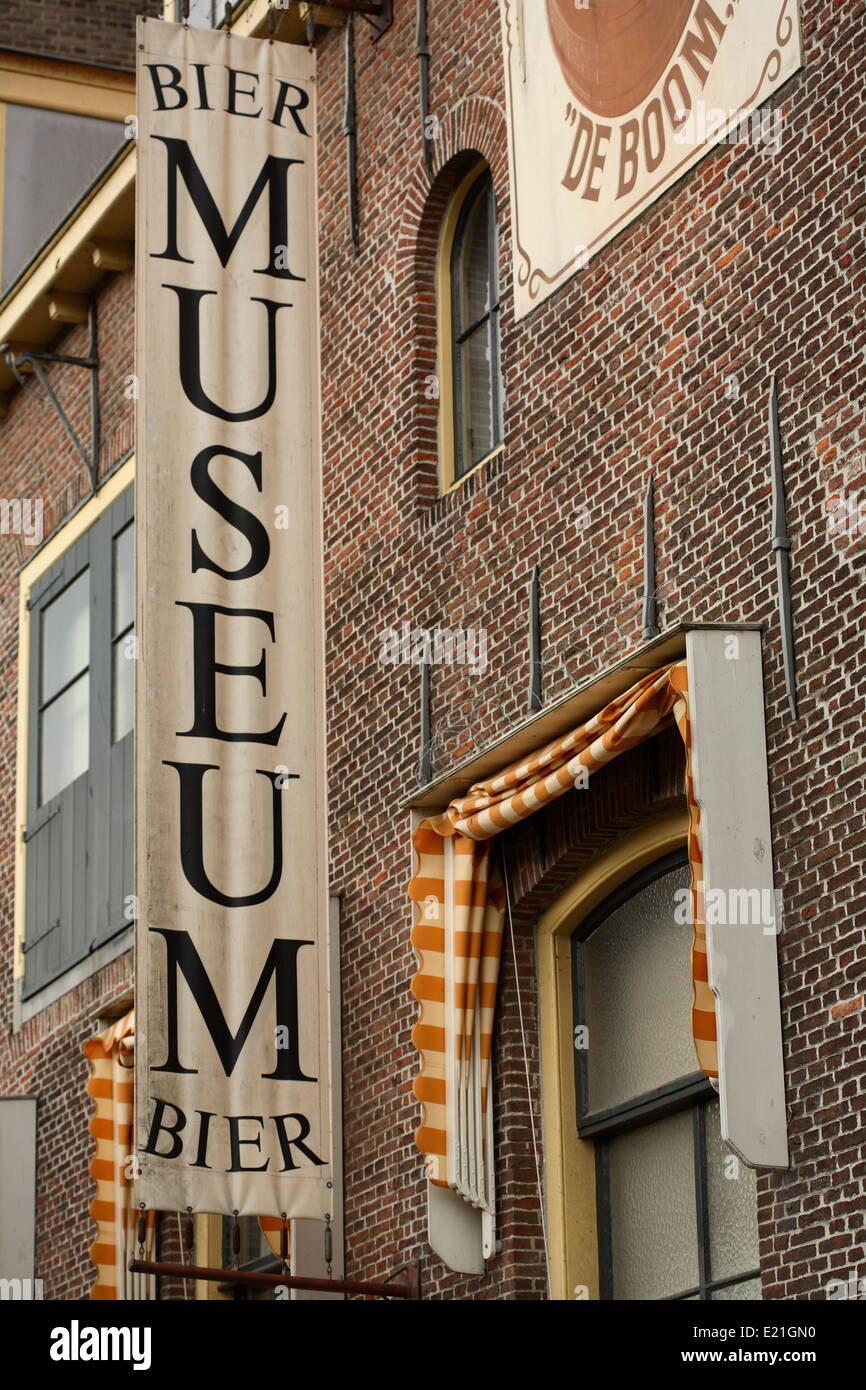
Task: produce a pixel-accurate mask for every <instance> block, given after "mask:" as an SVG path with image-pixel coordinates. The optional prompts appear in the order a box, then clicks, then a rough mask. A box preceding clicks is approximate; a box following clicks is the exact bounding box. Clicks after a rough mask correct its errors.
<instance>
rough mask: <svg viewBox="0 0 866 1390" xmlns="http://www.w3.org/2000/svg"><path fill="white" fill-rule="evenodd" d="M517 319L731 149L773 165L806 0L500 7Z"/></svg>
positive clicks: (596, 0) (594, 0)
mask: <svg viewBox="0 0 866 1390" xmlns="http://www.w3.org/2000/svg"><path fill="white" fill-rule="evenodd" d="M500 6H501V11H502V32H503V42H504V47H505V69H506V89H507V97H508V138H509V154H510V160H511V188H512V199H513V209H512V213H513V215H512V227H513V243H514V297H515V312H516V314H517V317H518V318H521V317H522V316H523V315H524V314H527V313H529V311H530V310H531V309H532V308H533V307H534V306H535V305H536V304H539V303H541V301H542V300H544V299H546V298H547V297H548V295H551V294H553V293H554V291H555V290H556V289H557V288H558V287H559V286H560V285H561V284H563V283H564V281H566V280H567V279H569V278H570V277H571V276H572V275H574V274H576V273H577V272H578V271H580V270H583V269H585V268H586V266H587V265H588V263H589V261H590V260H591V258H592V257H593V256H594V255H595V254H596V252H598V251H599V250H600V249H601V248H602V247H603V246H605V245H606V244H607V243H608V242H609V241H610V240H611V238H612V237H614V236H616V235H617V233H618V232H621V231H622V230H623V228H624V227H626V226H627V225H628V223H629V222H631V221H632V220H633V219H634V218H635V217H637V216H638V215H639V213H641V212H642V211H643V210H644V209H645V208H647V207H649V206H650V204H651V203H653V202H655V200H656V199H657V198H659V197H660V196H661V194H662V193H664V192H665V190H666V189H668V188H670V186H671V184H673V183H675V182H676V180H677V179H679V178H681V177H682V176H683V174H684V173H686V171H687V170H688V169H690V168H691V167H692V166H693V165H694V164H696V163H697V161H698V160H699V159H701V158H702V156H703V155H704V154H705V153H706V152H707V150H708V149H710V147H711V146H712V145H715V144H717V143H718V142H719V141H721V140H726V139H731V140H736V141H737V142H738V143H739V142H745V141H751V142H752V143H753V144H755V145H756V146H758V147H759V148H760V150H761V153H762V154H763V156H765V157H766V158H772V157H773V155H774V154H775V152H776V151H777V150H778V149H779V148H780V147H781V143H782V140H783V139H784V134H785V132H784V113H783V112H782V111H780V110H778V109H777V110H774V111H765V112H763V113H761V115H760V117H757V116H755V114H754V113H755V112H756V110H757V108H758V107H759V106H760V105H761V103H762V102H765V101H766V100H767V97H769V96H770V95H771V94H772V93H773V92H775V91H776V90H777V89H778V88H779V87H780V86H781V85H782V84H783V83H784V82H786V81H787V80H788V78H789V77H791V75H792V74H793V73H795V72H796V71H797V69H798V68H799V67H800V64H801V62H802V50H801V40H800V28H799V17H798V14H797V0H500Z"/></svg>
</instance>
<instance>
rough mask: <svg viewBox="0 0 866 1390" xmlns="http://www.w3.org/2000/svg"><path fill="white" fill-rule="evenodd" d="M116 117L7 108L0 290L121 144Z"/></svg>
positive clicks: (20, 267)
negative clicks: (103, 117)
mask: <svg viewBox="0 0 866 1390" xmlns="http://www.w3.org/2000/svg"><path fill="white" fill-rule="evenodd" d="M123 143H124V140H123V127H122V126H121V125H120V124H119V123H118V122H117V121H105V120H101V119H99V118H98V117H95V116H76V115H70V114H68V113H66V112H64V111H50V110H47V109H45V108H43V107H38V106H16V105H13V104H11V103H10V104H9V105H7V107H6V140H5V156H6V160H5V164H6V167H5V170H3V171H2V177H3V199H2V213H3V238H2V242H3V270H2V279H3V288H4V289H5V288H6V287H7V286H8V285H10V284H11V282H12V281H13V280H14V279H15V278H16V277H17V276H18V275H19V274H20V272H21V271H22V270H23V269H24V267H25V265H27V263H28V261H29V260H30V258H31V257H32V255H33V253H34V251H36V250H37V249H38V247H40V246H41V245H42V244H43V242H45V241H46V240H47V238H48V237H49V236H50V235H51V234H52V232H53V231H54V230H55V228H56V227H57V224H58V222H59V221H60V219H61V218H62V217H63V216H64V214H65V213H67V212H68V211H69V209H70V208H72V207H73V206H74V205H75V203H76V202H77V201H78V199H79V198H80V197H81V195H82V193H83V192H84V190H85V189H86V188H87V186H88V184H90V183H91V182H92V181H93V179H95V178H96V176H97V174H98V173H99V171H100V169H102V168H103V166H104V165H105V164H106V163H107V162H108V160H109V159H110V157H111V155H112V154H114V153H115V151H117V150H119V149H120V147H121V146H122V145H123Z"/></svg>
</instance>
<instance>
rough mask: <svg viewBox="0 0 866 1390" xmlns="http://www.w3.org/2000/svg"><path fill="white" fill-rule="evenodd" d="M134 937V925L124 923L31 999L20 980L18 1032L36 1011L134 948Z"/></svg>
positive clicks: (15, 1027) (39, 1011)
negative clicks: (112, 934) (22, 993)
mask: <svg viewBox="0 0 866 1390" xmlns="http://www.w3.org/2000/svg"><path fill="white" fill-rule="evenodd" d="M132 940H133V928H132V926H128V927H124V928H123V929H122V930H121V931H119V932H118V934H117V935H116V936H113V937H112V938H111V940H110V941H106V942H105V944H104V945H103V946H100V947H99V948H98V949H97V950H95V951H93V952H92V954H91V955H89V956H85V957H84V958H83V960H80V961H78V963H77V964H76V965H72V966H70V967H69V969H68V970H64V972H63V974H62V975H58V977H57V979H56V980H52V981H51V983H50V984H48V985H44V986H43V988H42V989H40V990H37V992H36V993H35V994H31V996H30V998H29V999H23V1000H22V998H21V993H20V990H21V982H20V981H19V982H18V985H17V989H16V998H15V1021H14V1025H13V1031H14V1032H16V1033H17V1032H18V1031H19V1029H20V1028H21V1027H22V1026H23V1025H24V1024H25V1023H27V1022H28V1021H29V1020H30V1019H31V1018H35V1016H36V1014H39V1013H41V1012H42V1011H43V1009H47V1008H49V1007H50V1006H51V1005H52V1004H56V1003H57V1000H58V999H61V998H62V997H63V995H64V994H68V993H69V991H70V990H71V989H75V988H76V986H78V985H80V984H82V983H83V982H84V981H85V980H88V979H89V978H90V976H91V975H95V974H96V972H97V971H98V970H102V969H103V967H104V966H106V965H110V964H111V962H112V961H114V960H117V958H118V956H122V955H124V954H125V953H126V952H127V951H131V950H132Z"/></svg>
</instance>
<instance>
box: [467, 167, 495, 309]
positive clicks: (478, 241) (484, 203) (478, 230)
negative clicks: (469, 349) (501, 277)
mask: <svg viewBox="0 0 866 1390" xmlns="http://www.w3.org/2000/svg"><path fill="white" fill-rule="evenodd" d="M492 196H493V190H492V189H491V187H490V180H489V179H488V178H485V180H484V187H483V189H482V191H481V192H480V193H479V194H478V196H477V197H476V199H475V201H474V203H473V204H472V206H471V208H470V210H469V212H468V214H467V217H466V225H465V227H464V229H463V240H462V244H461V248H460V320H461V321H460V324H459V325H458V332H460V333H465V332H466V329H467V328H470V327H471V326H472V324H473V323H477V322H478V320H479V319H481V318H483V317H484V315H485V314H486V313H487V311H488V310H489V309H490V308H491V305H492V301H493V286H492V278H491V273H490V271H491V267H490V240H489V221H490V215H491V211H492V209H491V206H490V203H491V198H492Z"/></svg>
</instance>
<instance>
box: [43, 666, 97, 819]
mask: <svg viewBox="0 0 866 1390" xmlns="http://www.w3.org/2000/svg"><path fill="white" fill-rule="evenodd" d="M41 719H42V729H41V734H42V763H41V787H42V792H41V796H40V798H39V800H40V802H41V803H42V804H43V805H44V803H45V802H46V801H50V800H51V798H52V797H53V796H56V795H57V793H58V792H61V791H62V790H63V788H64V787H66V786H68V785H69V783H70V782H74V781H75V778H76V777H80V775H81V773H82V772H86V771H87V765H88V761H89V758H90V676H89V675H87V674H85V675H83V676H81V677H80V678H79V680H77V681H76V682H75V684H74V685H71V686H70V687H69V689H68V690H66V691H64V693H63V694H62V695H58V697H57V699H56V700H55V701H54V702H53V703H52V704H50V705H49V706H48V708H47V709H46V710H44V711H43V713H42V716H41Z"/></svg>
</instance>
